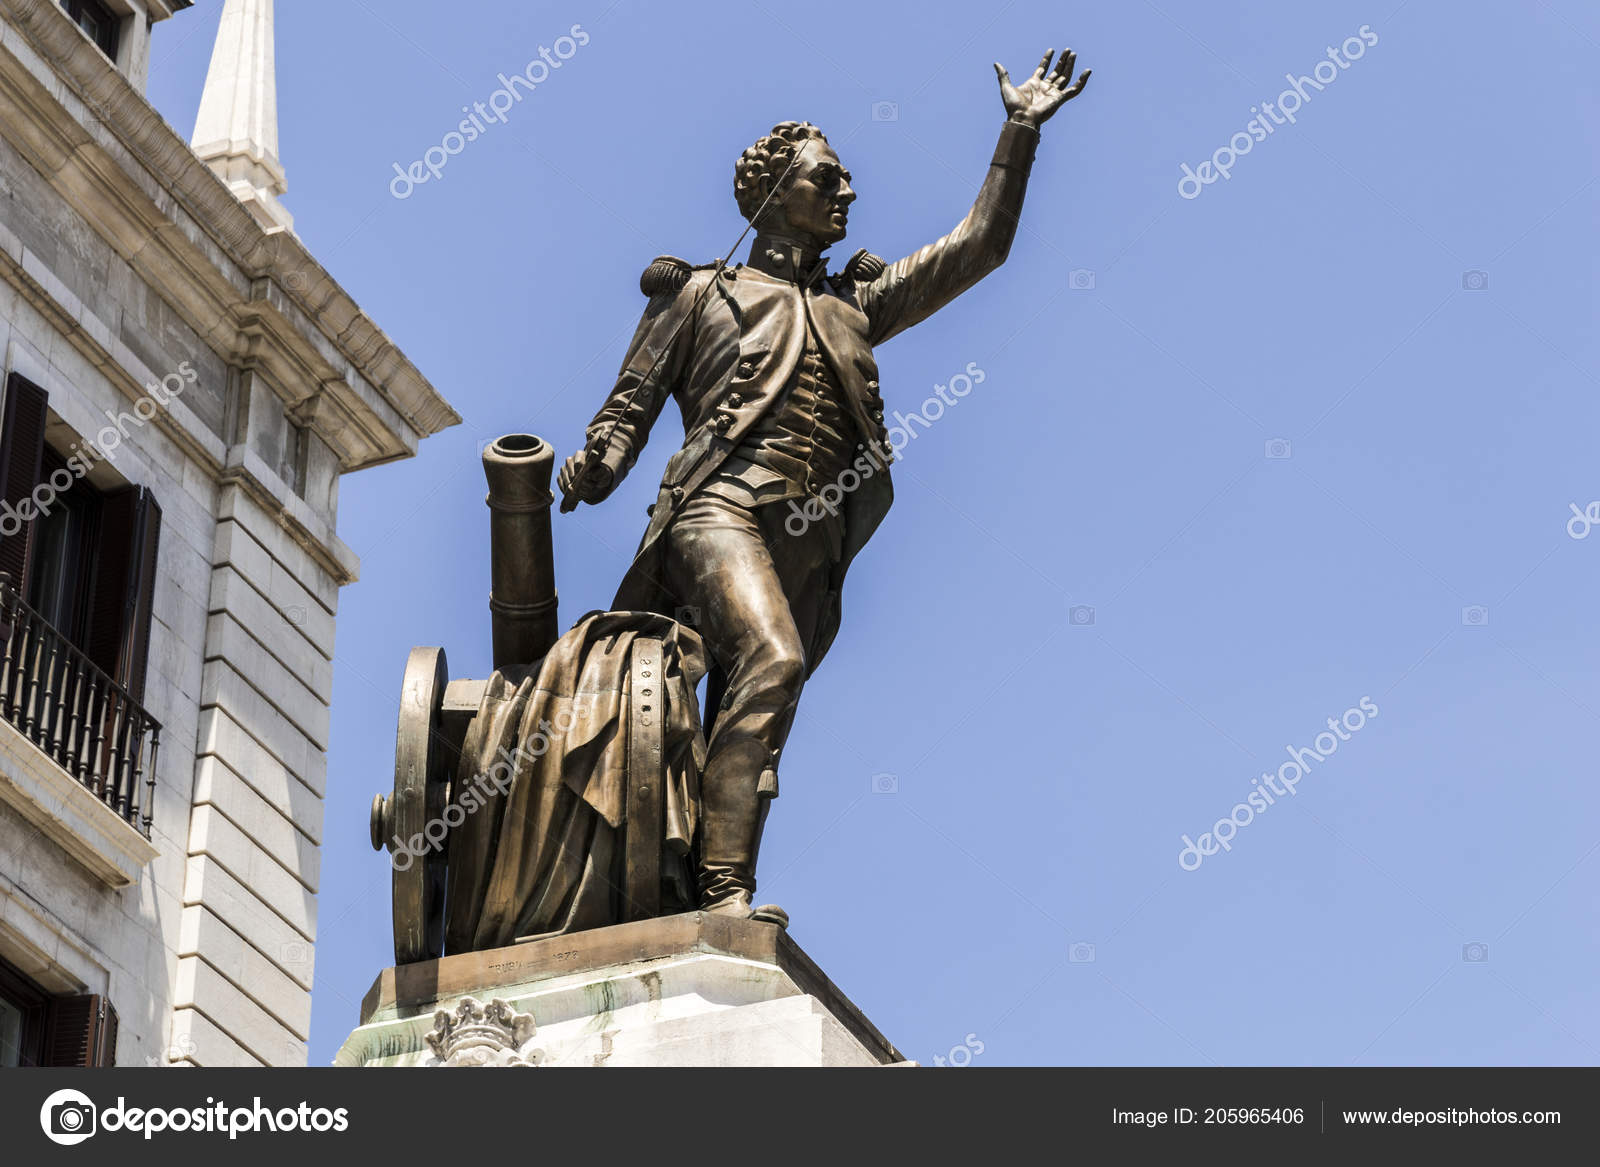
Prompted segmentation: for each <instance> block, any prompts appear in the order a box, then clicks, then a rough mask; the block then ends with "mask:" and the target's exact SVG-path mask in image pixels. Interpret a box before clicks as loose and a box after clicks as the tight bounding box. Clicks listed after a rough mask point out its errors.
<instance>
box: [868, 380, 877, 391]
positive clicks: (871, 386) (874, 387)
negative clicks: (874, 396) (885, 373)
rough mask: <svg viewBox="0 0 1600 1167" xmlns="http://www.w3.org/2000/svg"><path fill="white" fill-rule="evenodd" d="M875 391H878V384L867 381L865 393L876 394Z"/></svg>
mask: <svg viewBox="0 0 1600 1167" xmlns="http://www.w3.org/2000/svg"><path fill="white" fill-rule="evenodd" d="M877 391H878V383H877V382H876V381H868V382H867V392H869V393H876V392H877Z"/></svg>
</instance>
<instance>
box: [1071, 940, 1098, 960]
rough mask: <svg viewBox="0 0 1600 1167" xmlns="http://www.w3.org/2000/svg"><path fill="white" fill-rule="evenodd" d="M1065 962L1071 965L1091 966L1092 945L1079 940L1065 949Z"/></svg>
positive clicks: (1092, 957) (1092, 958)
mask: <svg viewBox="0 0 1600 1167" xmlns="http://www.w3.org/2000/svg"><path fill="white" fill-rule="evenodd" d="M1067 960H1068V961H1069V962H1070V963H1072V964H1093V963H1094V945H1093V944H1090V943H1088V942H1087V941H1083V940H1080V941H1078V943H1076V944H1074V945H1073V946H1072V947H1071V948H1069V949H1067Z"/></svg>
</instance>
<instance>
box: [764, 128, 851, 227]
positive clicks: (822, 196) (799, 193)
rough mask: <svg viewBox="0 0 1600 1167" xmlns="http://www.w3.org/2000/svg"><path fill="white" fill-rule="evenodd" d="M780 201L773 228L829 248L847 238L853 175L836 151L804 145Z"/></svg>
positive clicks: (820, 145)
mask: <svg viewBox="0 0 1600 1167" xmlns="http://www.w3.org/2000/svg"><path fill="white" fill-rule="evenodd" d="M778 197H779V198H780V199H782V205H781V206H780V207H779V208H778V213H777V214H776V215H774V216H772V226H773V228H774V229H776V230H778V231H780V232H783V233H785V234H791V235H808V236H811V237H812V238H814V239H815V240H816V241H817V242H818V243H819V244H821V245H822V246H823V247H827V246H828V245H829V244H833V243H837V242H839V240H841V239H843V238H844V236H845V227H846V225H847V222H848V219H849V216H850V204H851V203H853V202H855V201H856V192H855V191H854V190H852V189H851V187H850V172H849V171H848V170H846V169H845V168H844V164H843V163H841V162H840V161H839V155H837V154H835V153H834V152H833V147H831V146H829V145H828V144H827V143H825V142H819V141H817V140H815V139H812V140H811V141H809V142H807V143H806V144H805V152H804V153H802V154H801V155H800V161H799V162H797V163H796V164H795V168H794V173H793V174H792V175H791V176H790V179H789V182H788V185H787V189H786V191H785V192H784V193H783V194H781V195H779V196H778ZM774 201H776V200H774ZM785 227H786V228H787V230H785Z"/></svg>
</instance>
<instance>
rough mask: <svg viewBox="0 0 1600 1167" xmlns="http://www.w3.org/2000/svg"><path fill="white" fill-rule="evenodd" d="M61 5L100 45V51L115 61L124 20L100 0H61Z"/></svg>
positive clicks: (90, 37)
mask: <svg viewBox="0 0 1600 1167" xmlns="http://www.w3.org/2000/svg"><path fill="white" fill-rule="evenodd" d="M61 7H62V8H64V9H66V12H67V15H68V16H70V17H72V19H73V20H75V21H76V22H77V24H78V27H79V28H81V29H83V31H84V32H85V33H87V34H88V36H89V39H90V40H92V41H93V42H94V43H95V44H97V45H99V46H100V51H101V52H102V53H104V54H105V55H106V56H108V57H110V58H111V59H112V60H113V61H115V60H116V59H117V41H118V39H119V34H120V33H121V31H122V20H121V18H120V17H118V16H117V14H116V13H115V12H112V11H111V9H109V8H107V7H106V6H105V5H104V4H102V3H100V0H61Z"/></svg>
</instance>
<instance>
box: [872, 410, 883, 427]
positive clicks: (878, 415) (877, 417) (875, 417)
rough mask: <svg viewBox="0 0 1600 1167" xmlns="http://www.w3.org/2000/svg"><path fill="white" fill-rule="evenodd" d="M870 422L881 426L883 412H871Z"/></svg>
mask: <svg viewBox="0 0 1600 1167" xmlns="http://www.w3.org/2000/svg"><path fill="white" fill-rule="evenodd" d="M872 420H873V421H875V422H877V423H878V424H879V425H882V424H883V410H881V409H874V410H873V411H872Z"/></svg>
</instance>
